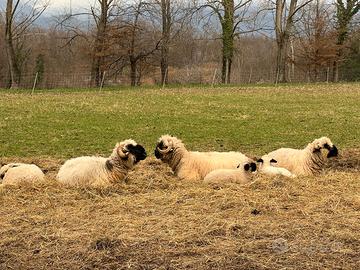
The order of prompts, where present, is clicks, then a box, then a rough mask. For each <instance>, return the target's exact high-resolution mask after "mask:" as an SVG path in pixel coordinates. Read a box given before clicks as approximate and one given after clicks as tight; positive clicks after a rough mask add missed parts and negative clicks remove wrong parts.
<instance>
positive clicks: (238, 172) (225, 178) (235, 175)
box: [204, 162, 256, 184]
mask: <svg viewBox="0 0 360 270" xmlns="http://www.w3.org/2000/svg"><path fill="white" fill-rule="evenodd" d="M255 171H256V164H255V163H254V162H250V163H248V162H247V163H245V164H239V165H238V167H237V169H218V170H215V171H212V172H210V173H208V174H207V175H206V176H205V178H204V183H207V184H209V183H220V182H232V183H239V184H246V183H249V182H250V181H251V178H250V172H255Z"/></svg>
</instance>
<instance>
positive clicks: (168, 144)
mask: <svg viewBox="0 0 360 270" xmlns="http://www.w3.org/2000/svg"><path fill="white" fill-rule="evenodd" d="M155 156H156V158H157V159H161V160H162V161H163V162H165V163H167V164H168V165H169V166H170V167H171V169H172V170H173V172H174V173H175V175H177V176H178V177H179V178H181V179H185V180H203V179H204V178H205V176H206V175H207V174H208V173H209V172H211V171H214V170H217V169H235V168H236V167H237V165H238V164H239V163H246V162H249V161H250V159H249V158H248V157H247V156H245V155H244V154H242V153H240V152H191V151H188V150H187V149H186V148H185V146H184V144H183V143H182V141H181V140H179V139H178V138H176V137H172V136H170V135H163V136H161V137H160V139H159V140H158V142H157V145H156V148H155Z"/></svg>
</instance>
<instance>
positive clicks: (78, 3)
mask: <svg viewBox="0 0 360 270" xmlns="http://www.w3.org/2000/svg"><path fill="white" fill-rule="evenodd" d="M95 1H96V0H95ZM90 3H91V4H94V0H50V7H49V11H50V12H51V13H53V12H56V11H59V10H60V11H63V10H67V11H68V10H70V5H71V6H72V8H73V10H74V9H79V8H85V9H88V8H89V7H90Z"/></svg>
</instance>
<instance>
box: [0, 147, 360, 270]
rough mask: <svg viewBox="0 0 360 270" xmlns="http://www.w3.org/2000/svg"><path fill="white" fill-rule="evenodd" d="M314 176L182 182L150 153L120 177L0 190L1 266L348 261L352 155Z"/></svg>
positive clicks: (273, 265) (356, 165)
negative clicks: (109, 181) (102, 182)
mask: <svg viewBox="0 0 360 270" xmlns="http://www.w3.org/2000/svg"><path fill="white" fill-rule="evenodd" d="M359 152H360V151H358V150H352V151H350V150H349V151H346V152H345V153H343V155H342V157H341V158H340V159H338V160H337V161H335V162H334V163H332V164H330V167H329V168H328V170H327V171H326V172H325V173H324V174H323V175H321V176H317V177H301V178H295V179H287V178H282V177H277V178H275V179H271V178H266V177H261V178H258V179H257V180H256V181H255V182H254V183H252V184H249V185H246V186H239V185H235V184H228V185H225V186H207V185H204V184H202V183H192V182H181V181H179V180H177V179H176V178H175V177H174V176H173V175H172V173H171V172H170V171H169V169H168V168H167V167H166V166H165V165H163V164H160V163H159V162H158V161H156V160H154V159H152V158H150V159H148V160H147V161H145V162H144V163H143V164H142V165H140V166H138V167H137V168H136V169H135V171H134V172H132V173H131V174H130V176H129V179H128V182H127V183H123V184H119V185H117V186H115V187H111V188H106V189H76V188H63V187H61V186H59V185H58V184H57V183H56V182H55V181H54V175H55V172H56V170H57V169H58V167H59V166H60V164H61V161H60V160H51V159H48V160H43V159H41V160H40V159H39V160H34V159H32V160H24V161H27V162H29V161H32V162H34V163H37V164H38V165H40V166H41V167H42V168H45V169H47V170H48V176H49V177H48V178H49V179H48V181H47V182H46V183H44V184H36V185H27V186H23V187H3V188H1V189H0V203H1V208H0V269H357V268H358V267H359V265H360V234H359V231H360V181H359V180H360V179H359V178H360V160H359Z"/></svg>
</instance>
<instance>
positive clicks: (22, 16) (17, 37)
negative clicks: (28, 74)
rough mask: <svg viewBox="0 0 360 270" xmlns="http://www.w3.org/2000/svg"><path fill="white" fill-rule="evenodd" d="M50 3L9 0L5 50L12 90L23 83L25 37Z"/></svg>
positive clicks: (30, 0) (6, 12) (34, 0)
mask: <svg viewBox="0 0 360 270" xmlns="http://www.w3.org/2000/svg"><path fill="white" fill-rule="evenodd" d="M48 5H49V2H48V1H40V0H28V1H25V2H24V3H20V0H16V1H13V0H7V2H6V11H5V49H6V54H7V61H8V65H9V72H10V88H18V87H19V84H20V81H21V64H22V63H21V62H22V57H21V54H22V50H23V48H24V44H23V43H22V41H23V37H24V35H25V34H26V31H27V30H28V29H29V27H30V26H31V25H32V24H33V23H34V22H35V21H36V20H37V19H38V18H39V17H40V16H41V15H42V13H43V12H44V11H45V10H46V8H47V7H48Z"/></svg>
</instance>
